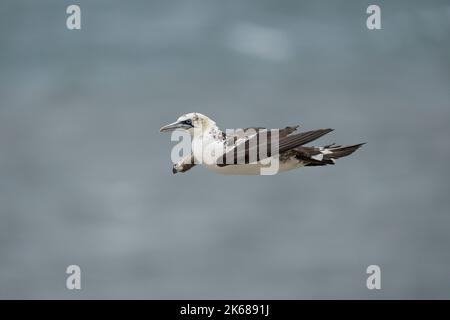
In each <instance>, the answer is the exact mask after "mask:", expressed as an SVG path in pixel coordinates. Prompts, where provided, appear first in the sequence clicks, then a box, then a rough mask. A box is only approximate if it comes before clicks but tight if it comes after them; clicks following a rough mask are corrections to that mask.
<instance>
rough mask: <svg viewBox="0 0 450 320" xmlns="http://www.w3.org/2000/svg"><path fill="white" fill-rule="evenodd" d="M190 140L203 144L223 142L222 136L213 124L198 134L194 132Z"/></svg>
mask: <svg viewBox="0 0 450 320" xmlns="http://www.w3.org/2000/svg"><path fill="white" fill-rule="evenodd" d="M192 140H202V141H203V143H205V142H206V143H208V142H217V141H223V140H224V134H223V133H222V131H221V130H220V129H219V128H218V127H217V126H216V125H215V124H213V125H209V126H208V127H206V128H203V129H202V130H201V131H200V132H198V133H196V132H194V136H193V139H192Z"/></svg>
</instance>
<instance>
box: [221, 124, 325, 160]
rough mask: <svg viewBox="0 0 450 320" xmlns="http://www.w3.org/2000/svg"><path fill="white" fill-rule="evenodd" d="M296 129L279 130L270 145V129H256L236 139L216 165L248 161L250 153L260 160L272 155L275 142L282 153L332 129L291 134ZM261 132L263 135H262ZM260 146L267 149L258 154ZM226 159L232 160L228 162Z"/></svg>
mask: <svg viewBox="0 0 450 320" xmlns="http://www.w3.org/2000/svg"><path fill="white" fill-rule="evenodd" d="M296 129H297V127H286V128H284V129H282V130H279V137H278V141H274V143H275V145H272V141H271V140H272V139H271V134H272V133H271V131H270V130H267V131H266V130H258V131H257V133H256V134H254V135H251V136H249V137H248V138H247V139H241V140H240V141H238V140H237V141H236V143H235V144H234V146H232V148H231V149H230V150H228V151H227V152H226V153H224V154H223V155H222V156H221V157H220V158H219V159H217V165H218V166H219V167H224V166H227V165H233V164H244V163H249V159H250V155H255V154H256V155H257V160H258V161H260V160H262V159H264V158H267V157H271V156H272V150H273V151H275V150H276V148H277V146H276V144H278V153H279V154H282V153H283V152H286V151H289V150H291V149H293V148H296V147H299V146H302V145H304V144H306V143H309V142H311V141H314V140H316V139H318V138H320V137H322V136H323V135H325V134H327V133H329V132H331V131H333V129H319V130H312V131H307V132H301V133H296V134H292V135H291V133H292V132H294V131H295V130H296ZM263 133H264V136H262V134H263ZM265 136H266V137H267V138H266V139H264V137H265ZM260 137H261V139H260ZM260 140H261V142H260ZM264 144H265V145H264ZM261 147H263V148H266V149H265V150H267V152H264V154H260V148H261ZM227 159H229V160H231V159H233V160H232V161H231V163H230V161H229V160H228V161H227Z"/></svg>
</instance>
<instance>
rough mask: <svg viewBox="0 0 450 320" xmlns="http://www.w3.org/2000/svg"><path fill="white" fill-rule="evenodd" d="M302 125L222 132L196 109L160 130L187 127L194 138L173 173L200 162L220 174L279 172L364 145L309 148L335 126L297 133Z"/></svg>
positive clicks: (321, 163)
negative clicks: (186, 153) (308, 145)
mask: <svg viewBox="0 0 450 320" xmlns="http://www.w3.org/2000/svg"><path fill="white" fill-rule="evenodd" d="M298 127H299V126H294V127H286V128H284V129H272V130H267V129H265V128H261V127H255V128H246V129H241V130H227V131H226V132H222V131H221V130H220V129H219V128H218V127H217V125H216V123H215V122H214V121H213V120H212V119H210V118H208V117H207V116H205V115H203V114H201V113H198V112H193V113H188V114H185V115H182V116H181V117H179V118H178V120H177V121H175V122H174V123H171V124H168V125H166V126H163V127H162V128H161V129H160V132H172V131H176V130H183V131H185V132H187V133H188V134H189V135H187V136H188V137H190V141H189V147H190V150H189V151H188V155H187V156H184V157H181V158H179V159H172V161H173V162H174V165H173V168H172V172H173V173H178V172H186V171H188V170H190V169H191V168H192V167H194V166H195V165H196V164H203V165H204V166H206V167H207V169H209V170H211V171H214V172H217V173H220V174H228V175H261V174H275V173H278V172H280V171H288V170H291V169H296V168H300V167H310V166H324V165H329V164H330V165H332V164H334V163H335V159H339V158H342V157H346V156H348V155H350V154H352V153H353V152H354V151H356V150H357V149H358V148H360V147H361V146H362V145H363V144H364V143H360V144H355V145H350V146H340V145H335V144H334V143H333V144H329V145H325V146H321V147H313V146H310V147H307V146H304V145H305V144H307V143H309V142H311V141H314V140H316V139H318V138H320V137H322V136H323V135H325V134H327V133H329V132H331V131H333V129H318V130H313V131H307V132H300V133H293V132H295V131H296V130H297V128H298ZM172 156H173V154H172ZM172 158H173V157H172ZM274 164H275V165H274Z"/></svg>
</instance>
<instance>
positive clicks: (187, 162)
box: [172, 154, 195, 174]
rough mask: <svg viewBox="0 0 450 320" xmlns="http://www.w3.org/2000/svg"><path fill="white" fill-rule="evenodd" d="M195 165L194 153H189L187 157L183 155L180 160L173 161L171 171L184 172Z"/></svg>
mask: <svg viewBox="0 0 450 320" xmlns="http://www.w3.org/2000/svg"><path fill="white" fill-rule="evenodd" d="M194 166H195V163H194V155H193V154H191V155H189V156H187V157H184V158H183V159H181V160H180V161H178V162H177V163H175V164H174V165H173V168H172V173H174V174H175V173H178V172H186V171H188V170H189V169H191V168H192V167H194Z"/></svg>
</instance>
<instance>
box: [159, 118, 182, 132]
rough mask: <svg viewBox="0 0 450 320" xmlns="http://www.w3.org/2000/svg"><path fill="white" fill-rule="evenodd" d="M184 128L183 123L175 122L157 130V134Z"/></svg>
mask: <svg viewBox="0 0 450 320" xmlns="http://www.w3.org/2000/svg"><path fill="white" fill-rule="evenodd" d="M184 127H185V125H184V124H183V123H181V122H178V121H176V122H174V123H171V124H168V125H166V126H164V127H161V129H159V132H170V131H174V130H177V129H183V128H184Z"/></svg>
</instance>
